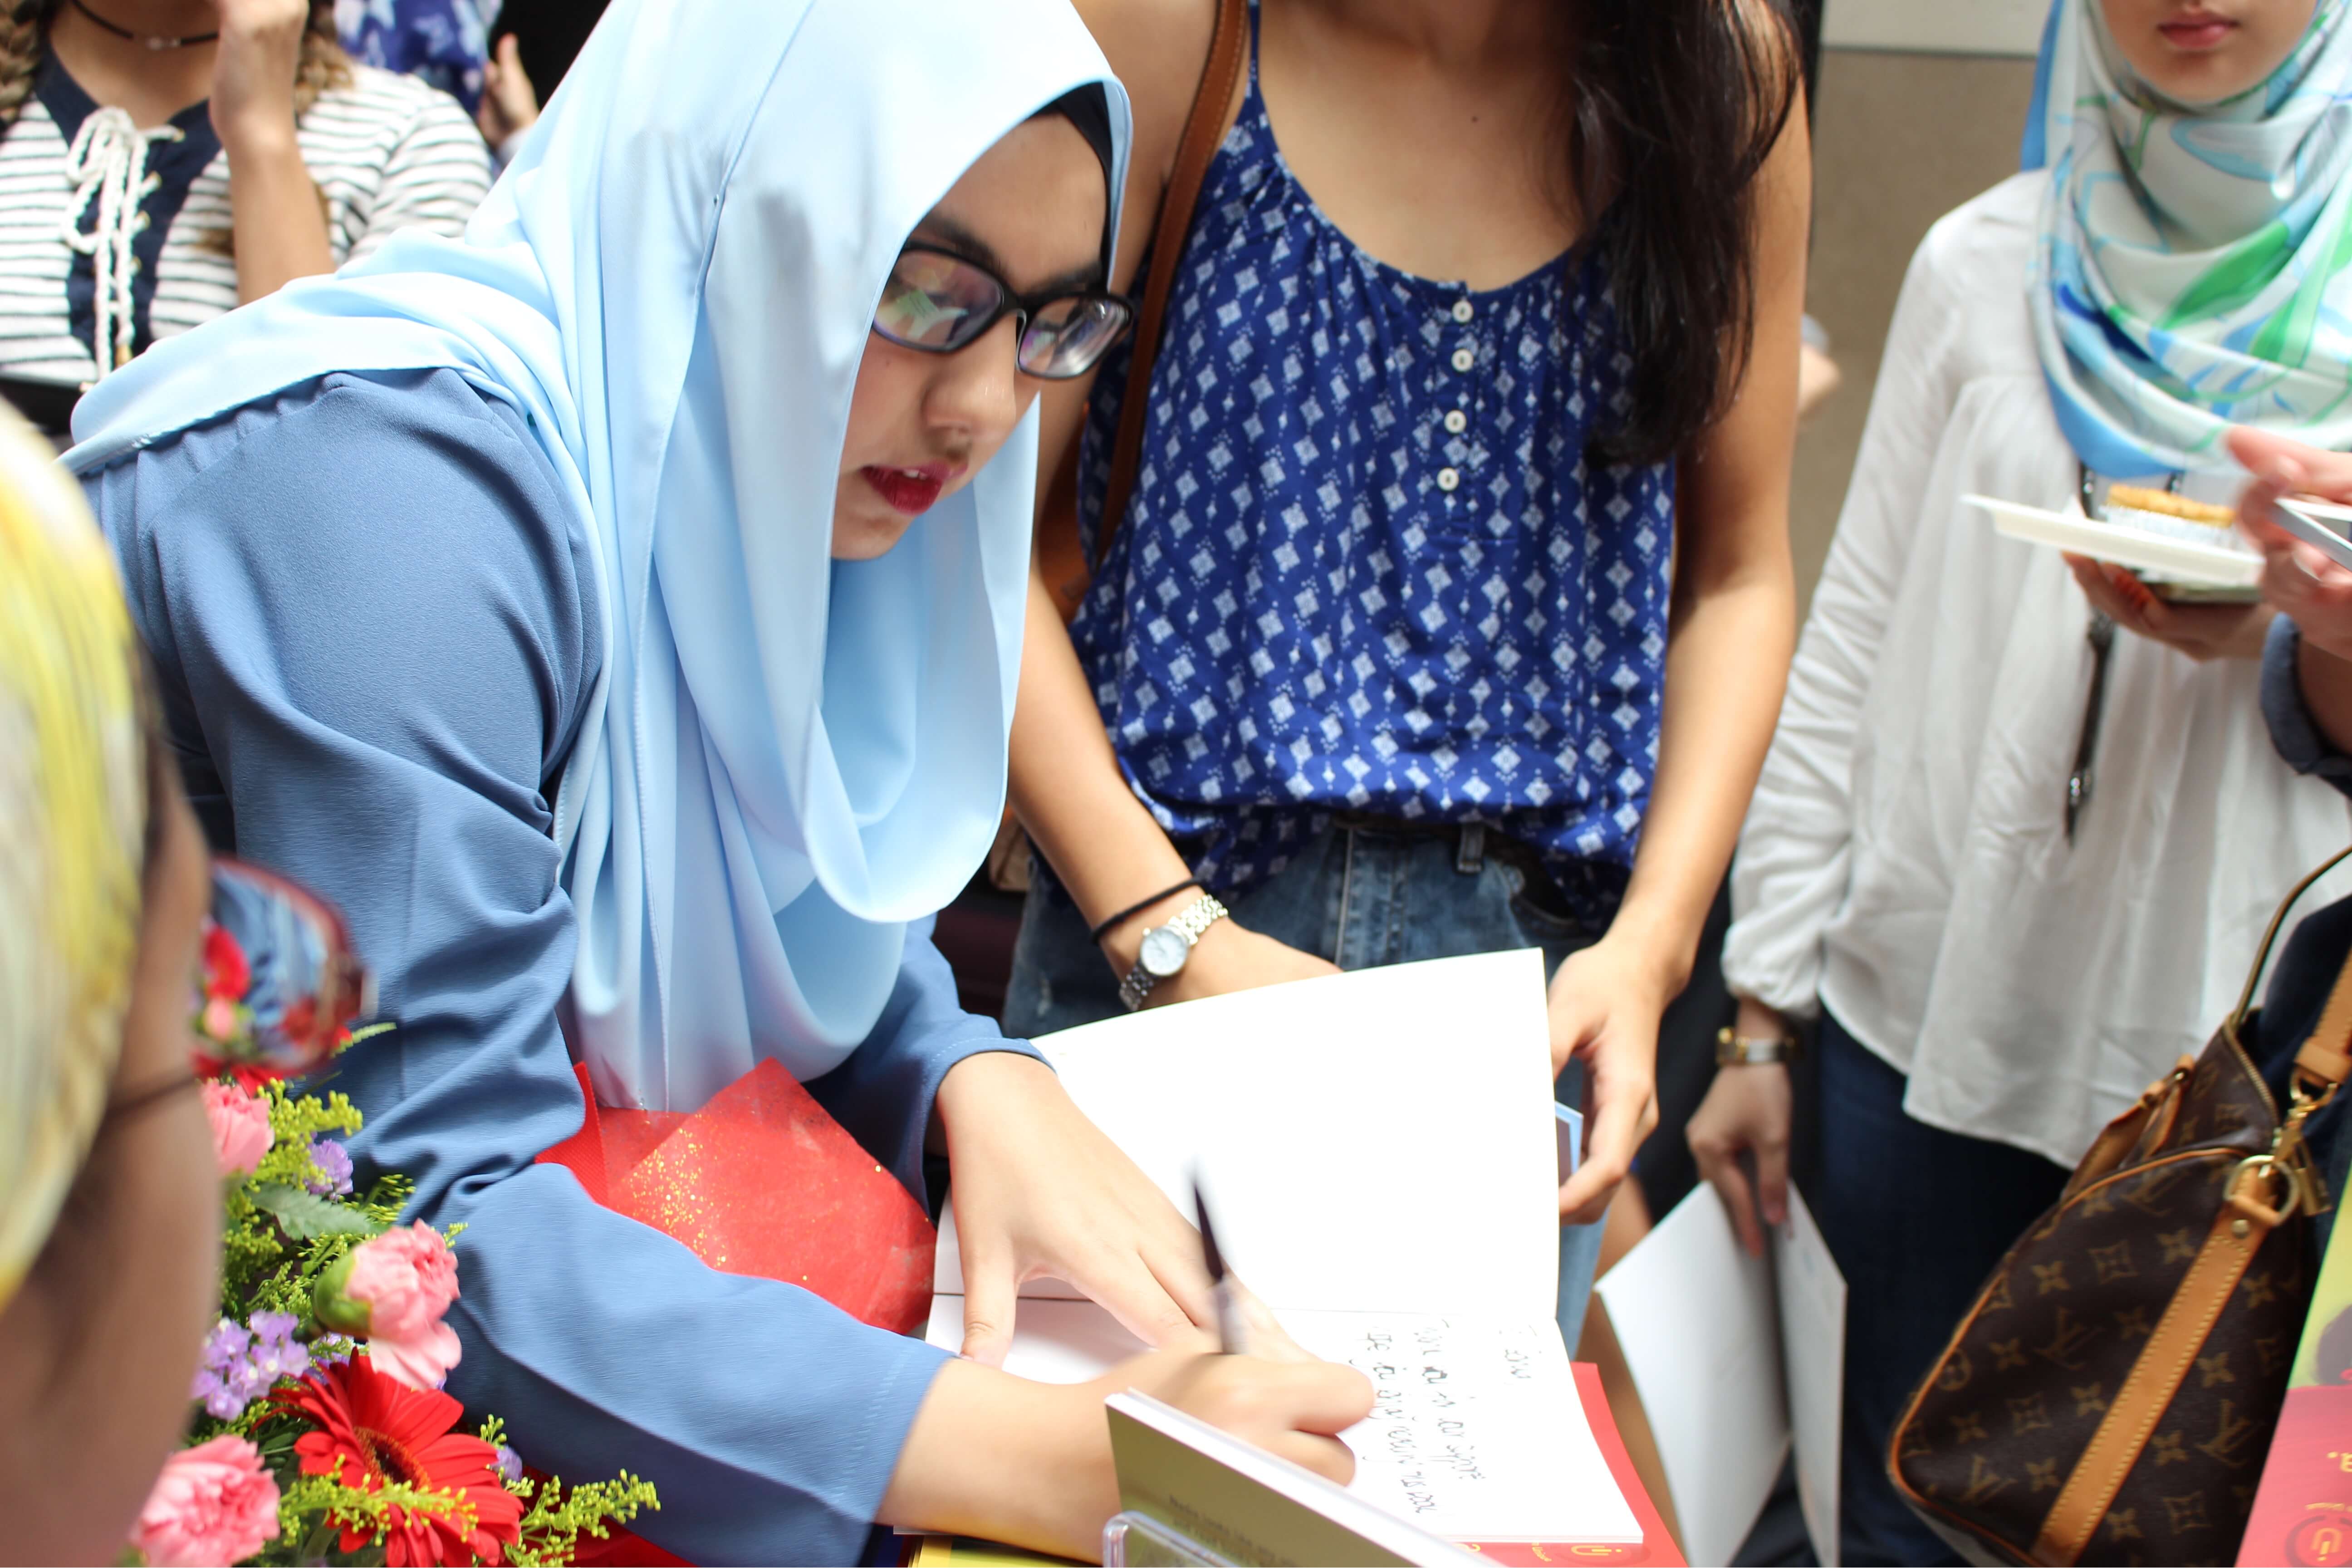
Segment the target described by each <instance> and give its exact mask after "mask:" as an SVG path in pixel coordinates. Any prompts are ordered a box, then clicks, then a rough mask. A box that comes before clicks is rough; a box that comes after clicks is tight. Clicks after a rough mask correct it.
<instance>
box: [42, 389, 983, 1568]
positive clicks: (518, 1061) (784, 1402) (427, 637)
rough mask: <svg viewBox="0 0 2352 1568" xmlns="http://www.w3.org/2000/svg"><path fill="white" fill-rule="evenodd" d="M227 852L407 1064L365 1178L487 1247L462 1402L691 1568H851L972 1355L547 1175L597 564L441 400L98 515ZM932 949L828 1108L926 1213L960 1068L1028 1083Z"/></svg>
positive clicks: (834, 1077) (340, 425)
mask: <svg viewBox="0 0 2352 1568" xmlns="http://www.w3.org/2000/svg"><path fill="white" fill-rule="evenodd" d="M85 483H86V486H87V489H88V492H89V497H90V501H91V504H92V507H93V508H94V509H95V510H96V511H97V513H98V515H99V517H100V520H101V522H102V523H103V524H104V526H105V528H106V529H107V532H108V534H109V536H110V538H111V539H112V541H113V543H114V545H115V549H116V553H117V555H118V557H119V558H120V559H121V563H122V567H123V571H124V577H125V581H126V587H127V590H128V592H129V595H130V599H131V607H132V612H133V615H134V616H135V618H136V619H137V621H138V623H139V625H140V628H141V630H142V633H143V634H144V635H145V637H146V639H147V643H148V646H149V648H150V650H151V653H152V657H153V660H154V664H155V668H156V676H157V687H158V695H159V700H160V706H161V707H162V709H163V717H164V722H165V726H166V729H167V733H168V735H169V737H170V740H171V743H172V744H173V746H174V747H175V749H176V750H177V752H178V754H179V757H180V759H181V761H182V763H183V765H184V771H185V774H186V776H187V778H188V780H189V787H190V792H191V795H192V796H193V797H194V800H195V801H196V804H197V805H198V807H199V810H200V813H201V815H202V816H203V817H204V819H205V824H206V828H207V831H208V832H209V833H210V834H211V836H212V837H213V840H214V841H215V845H216V846H217V847H219V848H222V849H224V850H233V852H235V853H236V854H238V855H240V856H242V857H243V858H245V859H247V860H249V861H253V862H257V863H259V864H262V865H266V866H268V867H271V868H273V869H275V870H278V871H280V872H283V873H286V874H287V875H289V876H291V877H293V878H295V879H297V880H299V882H301V883H304V884H306V885H308V886H310V887H311V888H313V889H315V890H317V891H318V892H320V894H324V895H325V896H327V897H328V898H330V899H331V900H333V901H334V902H335V903H336V904H338V905H340V906H341V909H342V910H343V911H344V913H345V915H346V917H347V918H348V919H349V920H350V922H351V925H352V934H353V941H354V945H355V946H357V948H358V949H359V951H360V953H361V954H362V956H364V957H365V958H367V959H368V960H369V961H370V962H371V963H372V964H373V966H374V967H375V968H376V970H377V975H378V981H379V986H380V996H381V1001H382V1006H381V1016H382V1017H383V1018H385V1019H392V1020H394V1021H395V1023H396V1025H397V1027H396V1028H395V1029H394V1030H393V1031H392V1032H391V1033H389V1034H386V1035H383V1036H380V1037H378V1038H376V1039H373V1040H369V1041H367V1042H365V1043H363V1044H362V1045H360V1046H358V1047H356V1048H354V1049H353V1050H352V1051H350V1052H348V1053H346V1055H345V1056H344V1057H343V1058H341V1060H340V1061H339V1064H338V1068H337V1076H336V1082H335V1086H336V1087H339V1088H341V1089H343V1090H345V1091H346V1092H349V1093H350V1094H351V1096H352V1100H353V1102H354V1103H356V1104H357V1105H358V1106H359V1107H360V1108H361V1110H362V1112H363V1113H364V1114H365V1115H366V1118H367V1125H366V1129H365V1131H364V1132H363V1133H362V1134H361V1135H360V1137H359V1138H358V1139H357V1140H356V1141H355V1144H354V1145H353V1148H352V1154H353V1156H354V1159H355V1161H357V1162H358V1164H359V1165H360V1167H361V1170H362V1176H363V1177H364V1176H367V1175H369V1174H372V1173H373V1172H375V1171H383V1170H397V1171H402V1172H405V1173H407V1174H408V1175H410V1176H413V1177H415V1180H416V1183H417V1194H416V1201H415V1212H416V1213H417V1214H418V1215H420V1216H421V1217H422V1218H425V1219H427V1220H429V1221H430V1222H432V1223H433V1224H435V1225H436V1226H446V1225H449V1224H452V1223H462V1224H464V1225H465V1226H466V1231H465V1234H464V1236H463V1237H462V1239H460V1240H459V1242H458V1244H457V1252H458V1258H459V1262H460V1280H461V1283H462V1286H463V1291H464V1294H463V1295H462V1296H461V1298H460V1299H459V1301H457V1305H456V1306H455V1307H454V1308H453V1309H452V1312H451V1315H450V1321H451V1323H452V1325H453V1326H454V1327H455V1328H456V1329H457V1333H458V1337H459V1340H460V1342H461V1343H462V1344H463V1346H464V1359H463V1361H462V1362H461V1363H460V1364H459V1365H458V1366H457V1369H456V1370H455V1371H454V1372H453V1373H452V1375H451V1377H450V1382H449V1388H450V1391H451V1392H452V1393H453V1394H456V1395H457V1396H458V1397H460V1398H461V1399H463V1400H464V1401H465V1403H466V1405H467V1407H468V1408H469V1409H470V1410H473V1411H475V1412H477V1413H482V1412H496V1413H498V1414H499V1415H500V1416H504V1417H505V1418H506V1419H507V1421H508V1423H509V1429H510V1430H511V1431H512V1433H513V1434H514V1440H515V1444H516V1447H517V1448H518V1449H519V1450H520V1452H521V1453H522V1454H523V1455H524V1457H525V1458H527V1459H528V1460H529V1461H530V1463H532V1464H533V1465H536V1466H538V1467H540V1468H541V1469H548V1470H552V1471H555V1472H558V1473H560V1474H562V1475H564V1476H566V1477H569V1478H573V1479H587V1478H593V1477H598V1476H605V1475H610V1474H612V1473H614V1471H617V1470H619V1469H622V1468H624V1467H625V1468H627V1469H630V1470H632V1471H635V1473H637V1474H638V1475H641V1476H643V1477H645V1478H646V1479H648V1480H651V1481H652V1482H654V1483H655V1485H656V1486H657V1487H658V1488H659V1489H660V1492H661V1496H662V1502H663V1507H662V1510H661V1511H660V1512H659V1513H657V1514H650V1515H646V1516H644V1517H643V1518H642V1519H641V1520H640V1521H639V1526H638V1527H639V1528H640V1530H641V1531H642V1533H644V1534H645V1535H646V1537H647V1538H648V1539H650V1540H652V1541H654V1542H656V1543H658V1544H660V1545H662V1546H664V1547H666V1548H667V1549H668V1550H670V1551H672V1552H677V1553H678V1554H679V1555H681V1556H684V1557H687V1558H688V1559H690V1560H693V1561H696V1562H704V1563H717V1562H766V1563H791V1562H835V1563H838V1562H850V1561H854V1560H856V1558H857V1556H858V1555H859V1553H860V1551H861V1549H862V1547H863V1545H864V1543H865V1541H866V1534H867V1531H868V1528H869V1521H871V1520H872V1519H873V1516H874V1513H875V1511H876V1510H877V1508H878V1506H879V1505H880V1501H881V1498H882V1494H883V1491H884V1490H885V1488H886V1487H887V1485H888V1482H889V1479H890V1475H891V1472H892V1469H894V1467H895V1466H896V1464H897V1461H898V1452H899V1449H900V1448H901V1447H902V1445H903V1443H904V1441H905V1437H906V1433H907V1428H908V1425H909V1423H910V1422H911V1421H912V1420H913V1418H914V1415H915V1411H916V1408H917V1406H919V1404H920V1403H921V1401H922V1398H923V1396H924V1394H925V1393H926V1391H927V1390H928V1389H929V1385H930V1381H931V1378H932V1377H933V1375H935V1374H936V1372H937V1370H938V1367H939V1364H940V1361H941V1359H942V1356H941V1354H940V1352H938V1351H935V1350H932V1349H930V1348H929V1347H927V1346H925V1345H924V1344H922V1343H919V1342H918V1341H915V1340H911V1339H906V1338H901V1337H899V1336H898V1335H895V1334H891V1333H886V1332H884V1331H881V1330H878V1329H873V1328H868V1327H866V1326H865V1325H863V1324H861V1323H858V1322H855V1321H854V1320H852V1319H851V1318H849V1317H848V1316H847V1315H846V1314H845V1313H843V1312H839V1311H836V1310H835V1309H834V1308H833V1307H831V1306H829V1305H827V1304H826V1303H825V1302H824V1301H821V1300H819V1299H818V1298H816V1297H814V1296H813V1295H811V1294H809V1293H808V1292H806V1291H803V1290H801V1289H799V1288H798V1287H797V1286H793V1285H788V1284H784V1283H781V1282H778V1281H770V1280H759V1279H747V1278H742V1277H739V1276H735V1275H730V1274H723V1273H719V1272H716V1271H714V1270H710V1269H709V1268H707V1267H705V1266H704V1265H703V1264H702V1263H701V1262H700V1261H699V1260H698V1259H696V1258H695V1256H694V1255H693V1254H692V1253H691V1252H689V1251H688V1250H687V1249H685V1248H684V1247H682V1246H680V1245H679V1244H678V1243H677V1242H675V1241H672V1240H671V1239H668V1238H667V1237H665V1236H663V1235H661V1234H660V1233H659V1232H656V1231H655V1230H652V1229H650V1228H646V1227H645V1226H642V1225H639V1224H637V1223H636V1222H635V1221H633V1220H630V1219H626V1218H622V1217H621V1216H619V1215H616V1214H614V1213H612V1212H611V1211H609V1210H607V1209H604V1208H603V1207H599V1206H598V1205H597V1204H596V1203H595V1202H594V1201H593V1199H591V1198H590V1197H588V1196H587V1194H586V1193H585V1192H584V1191H583V1190H582V1188H581V1187H580V1186H579V1184H578V1183H577V1182H576V1181H574V1180H573V1179H572V1176H571V1174H570V1173H569V1172H568V1171H566V1170H564V1169H562V1167H560V1166H552V1165H536V1164H534V1163H533V1160H534V1156H535V1155H538V1154H539V1153H540V1152H541V1151H542V1150H544V1149H546V1148H547V1147H548V1146H550V1145H552V1144H555V1143H557V1142H559V1141H561V1140H562V1139H563V1138H565V1137H567V1136H569V1135H570V1134H572V1133H574V1132H576V1131H577V1130H578V1129H579V1126H580V1123H581V1108H580V1100H579V1091H578V1088H577V1086H576V1083H575V1081H574V1079H573V1077H572V1064H571V1061H570V1060H569V1058H568V1056H567V1054H566V1051H565V1048H564V1043H563V1040H562V1032H561V1030H560V1029H559V1027H558V1024H557V1021H556V1007H557V1003H558V1001H559V1000H560V998H562V995H563V992H564V989H565V986H566V984H567V982H568V979H569V977H570V974H571V967H572V946H573V921H572V911H571V907H570V904H569V902H568V900H567V898H566V896H565V894H564V893H563V891H562V887H561V886H559V885H558V883H557V858H556V852H555V846H554V844H553V841H551V838H550V836H549V833H550V826H551V820H552V813H551V797H552V794H553V790H554V784H555V779H557V777H558V775H559V773H560V770H561V767H562V760H563V758H564V757H565V755H566V753H567V752H568V750H569V748H570V746H571V743H572V733H573V729H574V727H575V726H576V724H577V722H578V716H579V715H580V713H581V711H582V710H583V707H584V706H585V703H586V698H587V695H588V693H589V691H590V689H591V686H592V685H593V679H594V675H595V671H596V667H597V664H598V662H599V658H600V648H601V641H600V639H601V637H602V632H601V629H600V624H599V621H598V616H599V614H600V613H601V612H600V607H599V606H598V605H597V603H596V602H595V593H596V591H595V576H594V572H593V565H592V562H591V558H590V557H589V555H588V553H587V552H588V549H589V547H588V545H587V542H586V539H585V537H584V534H583V531H582V529H581V528H579V526H578V525H577V523H576V521H575V520H574V519H573V518H572V512H571V507H570V506H569V504H568V502H567V501H566V500H565V498H564V497H563V496H562V493H561V492H560V490H559V489H558V486H557V481H556V478H555V476H554V473H553V470H552V468H551V466H550V465H549V464H548V462H547V459H546V457H545V455H544V454H543V453H541V451H540V450H539V448H538V446H537V444H536V443H535V442H534V440H533V439H532V437H531V435H530V431H529V430H528V428H527V427H526V425H525V424H524V423H523V418H522V416H521V415H520V413H517V412H515V411H514V410H512V409H510V408H509V407H507V406H506V405H504V404H502V403H499V402H492V401H489V400H487V399H484V398H483V397H481V396H479V395H478V394H477V393H476V392H473V391H472V389H470V388H469V387H467V385H466V384H465V383H464V382H462V381H461V380H459V379H458V378H457V376H455V375H454V374H451V373H449V372H446V371H436V372H422V373H413V374H407V375H402V376H385V377H379V378H362V377H354V376H341V375H338V376H330V377H327V378H325V379H323V380H321V381H318V382H310V383H306V384H305V385H303V386H299V387H297V388H293V389H290V390H289V391H288V392H283V393H280V394H279V395H278V396H277V397H276V398H274V399H270V400H267V401H265V402H260V403H257V404H254V405H251V406H249V407H247V408H246V409H243V410H241V411H239V412H237V413H234V414H231V415H228V416H226V417H225V418H223V419H222V420H219V421H216V422H215V423H210V424H207V425H204V426H201V427H198V428H196V429H194V430H191V431H188V432H185V433H184V434H180V435H178V436H176V437H173V438H172V439H170V440H168V441H165V442H163V443H160V444H157V445H155V446H153V447H152V448H149V449H147V450H146V451H144V452H142V453H139V454H137V455H132V456H131V457H128V458H126V459H124V460H122V461H121V462H120V463H118V464H116V465H113V466H112V467H110V468H108V469H106V470H104V471H101V472H100V473H98V474H96V475H93V476H89V478H88V479H87V480H86V482H85ZM954 998H955V993H954V987H953V982H952V979H951V977H950V976H949V974H948V971H947V966H946V964H945V963H944V961H942V960H941V959H940V956H939V954H938V952H937V951H936V950H935V949H934V948H933V947H932V946H930V944H929V940H928V935H927V930H914V931H910V932H909V936H908V948H907V956H906V958H905V961H904V964H903V966H902V970H901V975H900V979H899V984H898V989H897V992H896V994H895V995H894V997H893V998H892V1000H891V1003H890V1005H889V1009H888V1010H887V1013H886V1015H885V1017H884V1019H883V1020H882V1022H881V1025H880V1026H879V1027H878V1028H877V1030H876V1031H875V1034H874V1036H873V1038H872V1039H870V1040H868V1041H867V1042H866V1044H865V1045H864V1046H862V1047H861V1048H860V1049H859V1050H858V1051H856V1052H854V1053H853V1054H852V1055H851V1056H850V1058H849V1060H848V1061H847V1062H845V1064H844V1065H843V1066H841V1067H840V1068H837V1069H836V1070H835V1071H833V1072H832V1073H830V1074H827V1075H826V1077H825V1078H824V1079H823V1080H820V1081H818V1082H816V1083H815V1084H813V1085H812V1086H811V1087H812V1090H813V1092H816V1093H817V1094H818V1095H819V1096H820V1098H821V1099H822V1100H823V1101H824V1103H826V1105H827V1106H828V1108H829V1109H830V1110H832V1112H833V1113H834V1114H835V1116H836V1117H837V1118H838V1119H839V1120H841V1121H842V1123H843V1124H845V1126H847V1127H848V1128H849V1129H850V1131H851V1132H852V1133H854V1134H856V1136H857V1137H858V1138H859V1139H860V1140H861V1141H862V1142H864V1143H865V1144H866V1146H867V1147H868V1148H869V1149H870V1150H872V1151H873V1152H874V1153H875V1155H877V1157H878V1158H883V1159H887V1161H888V1162H889V1163H890V1165H891V1166H892V1168H893V1169H895V1170H896V1171H897V1172H898V1175H899V1177H900V1179H901V1180H902V1181H905V1182H907V1183H908V1186H909V1187H910V1188H911V1189H912V1190H914V1191H916V1192H918V1193H919V1192H920V1191H921V1186H920V1180H921V1177H920V1171H921V1158H922V1145H923V1136H924V1130H925V1127H926V1125H927V1124H928V1122H929V1114H930V1107H931V1098H932V1095H933V1093H934V1092H936V1090H937V1089H938V1087H939V1083H940V1079H941V1078H942V1077H944V1076H945V1075H946V1072H947V1071H948V1069H949V1068H950V1067H951V1066H953V1065H954V1064H955V1063H956V1062H957V1061H961V1060H963V1058H965V1057H966V1056H969V1055H971V1054H973V1053H975V1052H977V1051H989V1050H1004V1049H1016V1050H1018V1049H1025V1048H1024V1047H1019V1046H1013V1047H1008V1045H1007V1042H1005V1041H1004V1040H1002V1039H1001V1038H999V1037H998V1036H997V1035H996V1032H995V1030H994V1029H993V1027H992V1026H991V1025H990V1024H988V1023H987V1022H986V1021H985V1020H982V1019H972V1018H970V1017H968V1016H967V1015H965V1014H963V1013H962V1012H961V1011H960V1010H959V1009H957V1008H956V1006H955V999H954Z"/></svg>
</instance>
